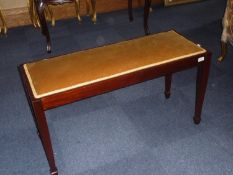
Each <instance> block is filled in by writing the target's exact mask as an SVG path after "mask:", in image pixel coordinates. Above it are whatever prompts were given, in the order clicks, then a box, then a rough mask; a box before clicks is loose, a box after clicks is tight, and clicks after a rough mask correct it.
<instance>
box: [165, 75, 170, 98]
mask: <svg viewBox="0 0 233 175" xmlns="http://www.w3.org/2000/svg"><path fill="white" fill-rule="evenodd" d="M171 81H172V74H167V75H165V91H164V95H165V98H166V99H168V98H169V97H170V95H171Z"/></svg>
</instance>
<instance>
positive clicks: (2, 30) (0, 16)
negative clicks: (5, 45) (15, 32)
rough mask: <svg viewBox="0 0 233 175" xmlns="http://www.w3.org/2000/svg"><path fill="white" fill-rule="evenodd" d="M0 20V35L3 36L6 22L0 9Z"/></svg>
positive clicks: (5, 30) (5, 31)
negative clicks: (0, 23) (0, 24)
mask: <svg viewBox="0 0 233 175" xmlns="http://www.w3.org/2000/svg"><path fill="white" fill-rule="evenodd" d="M0 20H1V21H2V27H1V26H0V34H5V35H6V33H7V26H6V21H5V19H4V17H3V15H2V12H1V9H0Z"/></svg>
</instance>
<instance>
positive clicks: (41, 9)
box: [36, 0, 51, 53]
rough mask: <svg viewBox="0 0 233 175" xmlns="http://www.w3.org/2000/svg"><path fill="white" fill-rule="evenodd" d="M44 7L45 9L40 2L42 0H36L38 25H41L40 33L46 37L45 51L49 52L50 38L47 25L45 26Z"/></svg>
mask: <svg viewBox="0 0 233 175" xmlns="http://www.w3.org/2000/svg"><path fill="white" fill-rule="evenodd" d="M44 9H45V4H44V3H43V2H42V0H36V10H37V13H38V18H39V21H40V25H41V31H42V34H43V35H45V37H46V42H47V52H49V53H50V52H51V40H50V35H49V30H48V26H47V23H46V19H45V15H44Z"/></svg>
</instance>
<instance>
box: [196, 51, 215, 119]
mask: <svg viewBox="0 0 233 175" xmlns="http://www.w3.org/2000/svg"><path fill="white" fill-rule="evenodd" d="M210 59H211V54H210V53H208V54H207V56H206V57H205V59H204V61H202V62H200V63H198V67H197V81H196V103H195V114H194V117H193V121H194V123H195V124H199V123H200V121H201V112H202V106H203V102H204V98H205V92H206V87H207V83H208V77H209V70H210Z"/></svg>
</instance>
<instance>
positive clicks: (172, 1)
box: [164, 0, 201, 6]
mask: <svg viewBox="0 0 233 175" xmlns="http://www.w3.org/2000/svg"><path fill="white" fill-rule="evenodd" d="M195 1H201V0H164V5H165V6H171V5H177V4H184V3H190V2H195Z"/></svg>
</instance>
